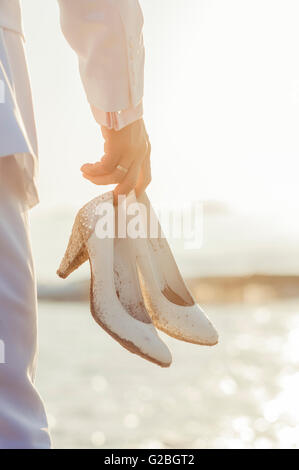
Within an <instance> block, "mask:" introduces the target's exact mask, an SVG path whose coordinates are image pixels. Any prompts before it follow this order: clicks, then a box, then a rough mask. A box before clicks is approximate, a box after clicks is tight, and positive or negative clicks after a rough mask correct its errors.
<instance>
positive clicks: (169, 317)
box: [130, 192, 218, 346]
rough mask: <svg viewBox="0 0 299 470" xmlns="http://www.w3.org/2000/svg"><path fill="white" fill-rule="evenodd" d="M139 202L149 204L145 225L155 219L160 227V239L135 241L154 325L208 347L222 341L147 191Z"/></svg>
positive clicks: (155, 223)
mask: <svg viewBox="0 0 299 470" xmlns="http://www.w3.org/2000/svg"><path fill="white" fill-rule="evenodd" d="M130 198H131V201H132V202H137V200H136V197H135V193H133V192H132V193H130ZM138 203H141V204H143V205H144V206H145V208H146V211H142V210H140V214H141V217H145V216H146V221H145V220H144V227H148V226H149V223H148V222H149V221H150V217H151V218H152V219H151V221H152V223H153V224H154V226H156V227H157V228H158V234H160V235H159V236H158V237H157V238H150V236H149V234H148V237H147V238H140V239H138V240H135V244H134V247H135V249H136V250H137V251H138V254H137V258H138V266H139V269H140V278H141V287H142V292H143V297H144V300H145V304H146V307H147V309H148V312H149V313H150V316H151V318H152V321H153V323H154V325H155V326H156V327H157V328H158V329H160V330H161V331H163V332H164V333H166V334H168V335H169V336H172V337H174V338H176V339H179V340H182V341H187V342H189V343H195V344H200V345H206V346H214V345H215V344H217V343H218V333H217V331H216V329H215V328H214V326H213V325H212V323H211V322H210V320H209V319H208V318H207V316H206V314H205V313H204V312H203V310H202V309H201V308H200V307H199V305H197V304H196V302H195V300H194V298H193V296H192V294H191V293H190V291H189V289H188V288H187V286H186V284H185V282H184V280H183V278H182V276H181V273H180V271H179V269H178V266H177V264H176V261H175V259H174V256H173V254H172V252H171V249H170V247H169V244H168V242H167V239H166V238H165V237H164V235H163V232H162V229H161V226H160V223H159V220H158V218H157V216H156V214H155V212H154V210H153V208H152V206H151V203H150V201H149V199H148V197H147V195H146V194H145V193H144V194H143V195H142V196H140V197H139V198H138Z"/></svg>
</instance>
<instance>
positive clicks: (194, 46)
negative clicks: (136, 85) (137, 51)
mask: <svg viewBox="0 0 299 470" xmlns="http://www.w3.org/2000/svg"><path fill="white" fill-rule="evenodd" d="M140 3H141V6H142V8H143V12H144V17H145V27H144V39H145V46H146V70H145V97H144V108H145V115H144V119H145V123H146V126H147V128H148V132H149V135H150V138H151V141H152V148H153V150H152V173H153V182H152V184H151V187H150V189H149V194H150V196H151V198H152V200H153V201H154V202H158V203H160V204H162V205H167V204H170V205H174V206H176V205H181V204H185V203H189V202H191V201H198V200H207V199H208V200H217V201H221V202H223V203H224V204H229V205H231V206H236V207H238V208H240V209H246V210H247V209H250V210H253V211H261V210H262V211H263V210H265V211H272V212H273V214H275V212H276V211H277V210H279V211H280V212H285V211H289V210H291V211H293V210H294V209H297V208H298V206H299V186H298V170H299V163H298V162H299V158H298V157H299V139H298V124H299V62H298V58H299V54H298V48H299V46H298V45H299V29H298V17H299V4H298V2H297V1H296V0H250V1H249V0H225V1H223V0H187V1H186V0H163V1H161V0H141V1H140ZM22 5H23V22H24V29H25V35H26V48H27V56H28V63H29V68H30V73H31V78H32V86H33V97H34V104H35V111H36V118H37V128H38V135H39V148H40V194H41V204H40V206H39V207H38V209H35V211H44V210H46V209H48V208H54V209H56V208H61V207H67V206H73V207H79V206H80V205H82V204H84V203H85V202H86V201H87V200H88V199H90V198H92V197H94V196H96V195H97V194H99V193H100V192H102V191H103V189H104V188H102V187H95V186H93V185H91V183H89V182H87V181H85V180H83V179H82V177H81V173H80V166H81V164H82V163H85V162H88V161H96V160H97V159H99V158H100V157H101V156H102V151H103V141H102V138H101V134H100V129H99V127H98V125H97V124H96V123H95V122H94V120H93V117H92V115H91V113H90V110H89V107H88V105H87V102H86V99H85V96H84V92H83V89H82V85H81V82H80V78H79V73H78V67H77V60H76V56H75V54H74V53H73V51H72V50H71V49H70V47H69V46H68V44H67V43H66V41H65V39H64V38H63V35H62V33H61V31H60V26H59V15H58V6H57V2H56V0H47V1H45V0H44V1H42V2H41V1H36V0H22Z"/></svg>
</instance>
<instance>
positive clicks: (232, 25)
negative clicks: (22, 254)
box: [23, 0, 299, 448]
mask: <svg viewBox="0 0 299 470" xmlns="http://www.w3.org/2000/svg"><path fill="white" fill-rule="evenodd" d="M140 3H141V6H142V8H143V12H144V17H145V28H144V39H145V46H146V84H145V99H144V108H145V121H146V125H147V128H148V132H149V135H150V137H151V141H152V148H153V151H152V173H153V182H152V184H151V186H150V189H149V190H148V194H149V195H150V197H151V200H152V202H153V205H154V206H155V207H156V208H159V207H163V208H165V207H166V208H169V209H178V208H184V207H186V205H187V206H190V205H191V204H194V203H198V202H200V203H202V204H203V207H204V214H203V215H204V216H203V244H202V246H201V248H200V249H196V250H195V249H192V250H190V249H186V247H185V246H184V243H183V240H178V239H173V240H170V242H171V244H172V246H173V249H174V252H175V254H176V258H177V260H178V263H179V266H180V268H181V270H182V273H183V274H184V276H185V277H186V279H187V280H188V283H189V286H190V288H191V289H192V292H193V293H194V295H195V297H196V299H197V300H198V301H199V302H200V303H201V304H202V305H203V306H204V308H205V310H206V311H207V313H208V314H209V316H210V318H211V319H212V320H213V322H214V323H215V324H216V326H217V328H218V330H219V332H220V344H219V345H218V346H216V347H214V348H210V349H208V348H204V347H196V346H194V345H189V344H185V343H180V342H178V341H174V340H172V339H170V338H167V337H164V336H163V339H165V341H166V342H167V343H168V344H169V346H170V348H171V349H172V351H173V357H174V360H173V365H172V367H171V368H170V369H169V370H160V369H159V368H157V367H156V366H154V365H152V364H149V363H147V362H145V361H143V360H142V359H140V358H138V357H134V356H133V355H130V354H129V353H127V352H126V351H125V350H122V349H121V348H120V346H119V345H118V344H117V343H115V342H114V341H113V340H112V339H111V338H110V337H109V336H108V335H106V334H105V333H104V332H102V330H101V329H99V328H98V327H97V325H96V324H94V323H93V321H92V319H91V317H90V314H89V306H88V303H87V296H88V267H87V266H84V267H81V268H80V269H79V270H78V272H76V273H74V275H73V276H72V278H71V279H70V280H66V281H62V280H60V279H58V278H56V275H55V271H56V269H57V267H58V264H59V261H60V258H61V256H62V255H63V252H64V249H65V246H66V243H67V240H68V236H69V233H70V230H71V226H72V222H73V219H74V216H75V213H76V211H77V210H78V209H79V208H80V207H81V206H82V205H83V204H84V203H86V201H88V200H89V199H91V198H92V197H94V196H96V195H97V194H99V193H100V192H102V191H103V190H104V188H100V187H95V186H92V185H91V184H90V183H89V182H87V181H86V180H83V179H82V177H81V173H80V171H79V170H80V166H81V165H82V163H85V162H90V161H96V160H97V159H99V158H100V157H101V155H102V153H103V142H102V139H101V135H100V130H99V128H98V126H97V125H96V123H95V122H94V121H93V118H92V116H91V113H90V110H89V107H88V105H87V103H86V100H85V96H84V92H83V90H82V86H81V82H80V78H79V73H78V69H77V61H76V57H75V55H74V53H73V52H72V51H71V49H70V48H69V46H68V45H67V43H66V42H65V40H64V38H63V36H62V33H61V31H60V27H59V15H58V7H57V2H55V1H54V0H48V1H47V2H36V0H23V16H24V29H25V34H26V47H27V54H28V61H29V66H30V71H31V78H32V85H33V97H34V103H35V109H36V118H37V125H38V134H39V146H40V196H41V204H40V205H39V206H38V207H36V208H35V209H33V210H32V211H31V226H32V241H33V247H34V254H35V259H36V270H37V276H38V293H39V310H40V324H39V329H40V363H39V373H38V386H39V390H40V392H41V394H42V396H43V398H44V399H45V401H46V404H47V409H48V412H49V421H50V426H51V430H52V435H53V441H54V446H55V447H57V448H59V447H69V448H97V447H106V448H113V447H116V448H122V447H124V448H126V447H131V448H138V447H143V448H144V447H150V448H172V447H174V448H181V447H186V448H285V447H287V448H288V447H291V448H295V447H299V405H298V399H297V397H298V392H299V372H298V365H299V350H298V347H297V344H298V341H299V277H298V276H299V247H298V235H299V221H298V209H299V185H298V169H299V165H298V161H299V139H298V131H297V129H298V124H299V61H298V43H299V30H298V15H299V4H298V2H297V1H296V0H283V1H282V0H251V1H247V0H226V1H222V0H188V2H186V1H185V0H163V2H161V1H160V0H141V1H140ZM50 130H51V132H50ZM105 189H106V188H105Z"/></svg>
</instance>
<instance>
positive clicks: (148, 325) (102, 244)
mask: <svg viewBox="0 0 299 470" xmlns="http://www.w3.org/2000/svg"><path fill="white" fill-rule="evenodd" d="M103 202H105V203H106V204H107V203H108V204H109V209H110V210H111V213H112V214H113V217H114V215H115V214H114V207H113V193H112V192H109V193H106V194H104V195H102V196H99V197H97V198H95V199H93V200H92V201H90V202H89V203H88V204H86V205H85V206H84V207H83V208H82V209H81V210H80V211H79V212H78V214H77V217H76V220H75V222H74V226H73V230H72V235H71V238H70V241H69V244H68V247H67V250H66V253H65V255H64V258H63V260H62V262H61V264H60V267H59V269H58V271H57V274H58V275H59V276H60V277H62V278H66V277H67V276H68V275H69V274H70V273H71V272H73V271H74V270H75V269H77V268H78V267H79V266H80V265H81V264H82V263H83V262H84V261H86V260H87V259H88V258H89V262H90V267H91V286H90V307H91V313H92V315H93V318H94V319H95V321H96V322H97V323H98V324H99V325H100V326H101V327H102V328H103V329H104V330H105V331H106V332H107V333H108V334H109V335H111V336H112V337H113V338H114V339H115V340H116V341H118V342H119V343H120V344H121V345H122V346H123V347H124V348H126V349H128V350H129V351H130V352H132V353H134V354H138V355H139V356H141V357H143V358H144V359H147V360H149V361H151V362H154V363H156V364H158V365H160V366H162V367H169V365H170V364H171V360H172V358H171V353H170V351H169V349H168V348H167V346H166V344H165V343H163V341H162V340H161V339H160V337H159V336H158V334H157V331H156V329H155V327H154V326H153V324H152V321H151V318H150V317H149V315H148V313H147V311H146V308H145V306H144V302H143V299H142V295H141V291H140V287H139V282H138V277H137V268H136V257H135V259H134V253H131V252H130V246H131V244H130V243H129V244H125V243H124V240H121V239H119V240H117V239H114V238H111V237H110V238H109V237H107V238H99V237H98V236H97V234H96V224H97V221H98V219H99V216H98V214H97V213H98V209H99V206H100V204H102V203H103Z"/></svg>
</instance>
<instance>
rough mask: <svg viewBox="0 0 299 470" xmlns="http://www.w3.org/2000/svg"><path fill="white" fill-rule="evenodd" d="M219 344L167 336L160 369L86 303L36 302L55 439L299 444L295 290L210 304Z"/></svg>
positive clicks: (122, 444)
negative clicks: (166, 363)
mask: <svg viewBox="0 0 299 470" xmlns="http://www.w3.org/2000/svg"><path fill="white" fill-rule="evenodd" d="M205 309H206V312H207V313H208V314H209V316H210V318H211V319H212V320H213V322H214V323H215V325H216V326H217V329H218V331H219V333H220V342H219V344H218V345H217V346H215V347H213V348H209V347H201V346H195V345H192V344H187V343H183V342H179V341H176V340H174V339H172V338H169V337H167V336H165V335H163V334H161V336H162V337H163V339H164V340H165V341H166V342H167V344H168V345H169V347H170V349H171V351H172V353H173V364H172V365H171V367H170V368H169V369H162V368H159V367H158V366H156V365H153V364H151V363H149V362H146V361H144V360H143V359H141V358H139V357H137V356H134V355H132V354H130V353H129V352H127V351H126V350H124V349H123V348H121V347H120V346H119V344H118V343H116V342H115V341H114V340H113V339H112V338H111V337H109V336H108V335H107V334H106V333H105V332H104V331H103V330H101V328H100V327H98V326H97V325H96V324H95V323H94V321H93V320H92V318H91V315H90V313H89V306H88V304H87V303H85V302H77V303H76V302H42V301H41V302H40V304H39V331H40V341H39V342H40V359H39V367H38V374H37V385H38V388H39V391H40V393H41V395H42V397H43V398H44V400H45V402H46V406H47V410H48V414H49V424H50V428H51V432H52V438H53V445H54V448H157V449H159V448H195V449H203V448H225V449H226V448H274V449H275V448H284V447H288V448H289V447H292V448H298V447H299V440H298V435H299V425H298V423H299V407H298V399H297V397H298V390H299V374H298V364H299V353H298V348H297V344H298V339H299V299H292V300H281V301H275V302H263V303H260V304H252V305H250V304H247V305H246V304H238V303H234V304H222V305H221V304H218V305H213V304H207V305H206V306H205Z"/></svg>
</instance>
